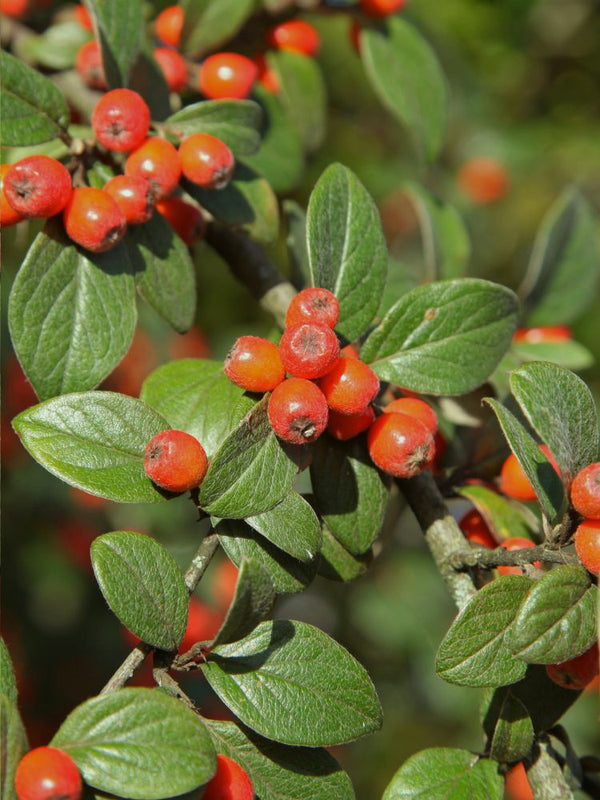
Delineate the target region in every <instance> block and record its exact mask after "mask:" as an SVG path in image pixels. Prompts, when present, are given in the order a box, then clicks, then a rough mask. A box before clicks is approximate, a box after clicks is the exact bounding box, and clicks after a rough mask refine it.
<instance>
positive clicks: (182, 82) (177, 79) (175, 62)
mask: <svg viewBox="0 0 600 800" xmlns="http://www.w3.org/2000/svg"><path fill="white" fill-rule="evenodd" d="M153 56H154V60H155V61H156V63H157V64H158V66H159V67H160V68H161V70H162V74H163V75H164V76H165V80H166V82H167V86H168V87H169V89H170V90H171V91H172V92H180V91H181V90H182V89H184V88H185V86H186V84H187V79H188V68H187V64H186V62H185V59H184V57H183V56H182V55H181V54H180V53H178V52H177V50H171V48H170V47H156V48H155V49H154V51H153Z"/></svg>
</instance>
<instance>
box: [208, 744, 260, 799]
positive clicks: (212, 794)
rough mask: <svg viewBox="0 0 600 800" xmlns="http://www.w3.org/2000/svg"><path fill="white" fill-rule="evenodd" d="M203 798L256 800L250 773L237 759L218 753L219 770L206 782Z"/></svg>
mask: <svg viewBox="0 0 600 800" xmlns="http://www.w3.org/2000/svg"><path fill="white" fill-rule="evenodd" d="M202 800H254V789H253V788H252V781H251V780H250V778H249V777H248V773H247V772H246V771H245V770H244V769H242V767H240V765H239V764H238V763H237V761H234V760H233V759H232V758H229V757H228V756H224V755H221V753H218V754H217V771H216V772H215V774H214V776H213V777H212V778H211V780H210V781H209V782H208V783H207V784H206V788H205V789H204V792H203V794H202Z"/></svg>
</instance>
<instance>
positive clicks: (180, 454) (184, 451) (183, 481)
mask: <svg viewBox="0 0 600 800" xmlns="http://www.w3.org/2000/svg"><path fill="white" fill-rule="evenodd" d="M207 469H208V459H207V458H206V453H205V452H204V448H203V447H202V445H201V444H200V442H199V441H198V440H197V439H196V438H195V437H194V436H191V435H190V434H189V433H185V432H184V431H177V430H172V429H171V430H166V431H161V432H160V433H157V434H156V436H153V437H152V439H150V441H149V442H148V444H147V445H146V453H145V456H144V470H145V472H146V475H147V476H148V477H149V478H150V480H151V481H153V482H154V483H155V484H156V485H157V486H160V487H161V489H166V490H167V491H168V492H185V491H187V490H188V489H195V488H196V487H197V486H199V485H200V484H201V483H202V481H203V480H204V476H205V475H206V471H207Z"/></svg>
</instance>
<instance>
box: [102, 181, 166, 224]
mask: <svg viewBox="0 0 600 800" xmlns="http://www.w3.org/2000/svg"><path fill="white" fill-rule="evenodd" d="M104 191H105V192H107V194H109V195H110V196H111V197H112V198H113V200H114V201H115V203H116V204H117V205H118V206H119V208H120V209H121V211H122V212H123V214H124V216H125V219H126V220H127V224H128V225H141V224H142V223H143V222H148V220H149V219H150V217H151V216H152V214H153V212H154V198H153V197H152V189H151V188H150V184H149V183H148V181H147V180H146V179H145V178H132V177H131V175H115V177H114V178H111V179H110V180H109V181H107V182H106V184H105V185H104Z"/></svg>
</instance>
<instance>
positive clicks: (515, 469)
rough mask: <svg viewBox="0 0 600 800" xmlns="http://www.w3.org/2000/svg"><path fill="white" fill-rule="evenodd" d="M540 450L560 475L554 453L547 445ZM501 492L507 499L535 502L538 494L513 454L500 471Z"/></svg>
mask: <svg viewBox="0 0 600 800" xmlns="http://www.w3.org/2000/svg"><path fill="white" fill-rule="evenodd" d="M539 447H540V450H541V451H542V453H544V455H545V456H546V458H547V459H548V461H550V463H551V464H552V466H553V467H554V469H555V471H556V472H557V473H558V474H560V471H559V469H558V465H557V463H556V461H555V460H554V458H553V456H552V453H551V452H550V450H549V449H548V448H547V447H546V445H545V444H542V445H540V446H539ZM500 491H501V492H502V493H503V494H505V495H506V496H507V497H513V498H514V499H515V500H535V499H536V494H535V490H534V488H533V486H532V485H531V482H530V480H529V478H528V477H527V475H526V474H525V470H524V469H523V467H522V466H521V465H520V464H519V461H518V460H517V457H516V456H515V455H514V453H511V454H510V455H509V456H508V458H507V459H506V461H505V462H504V464H503V465H502V469H501V470H500Z"/></svg>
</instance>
